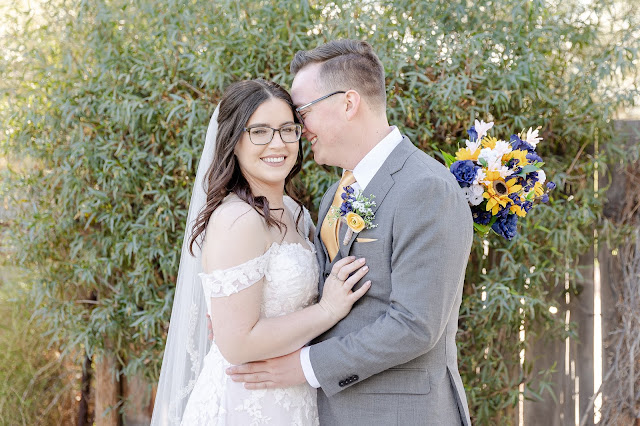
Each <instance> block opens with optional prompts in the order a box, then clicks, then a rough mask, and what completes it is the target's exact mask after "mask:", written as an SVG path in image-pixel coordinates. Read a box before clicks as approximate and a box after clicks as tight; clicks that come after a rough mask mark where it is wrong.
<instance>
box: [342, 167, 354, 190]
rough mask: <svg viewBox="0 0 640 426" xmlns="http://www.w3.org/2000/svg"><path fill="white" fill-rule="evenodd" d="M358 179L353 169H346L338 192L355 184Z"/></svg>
mask: <svg viewBox="0 0 640 426" xmlns="http://www.w3.org/2000/svg"><path fill="white" fill-rule="evenodd" d="M355 181H356V178H355V177H354V176H353V172H352V171H351V170H345V171H344V173H343V174H342V178H340V184H339V185H338V191H337V192H338V193H340V192H341V191H342V190H343V189H344V187H345V186H349V185H353V184H354V183H355Z"/></svg>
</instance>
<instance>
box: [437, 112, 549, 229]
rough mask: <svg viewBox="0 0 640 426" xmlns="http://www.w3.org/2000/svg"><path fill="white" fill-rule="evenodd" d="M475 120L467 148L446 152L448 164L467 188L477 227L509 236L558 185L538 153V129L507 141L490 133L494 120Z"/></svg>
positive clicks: (546, 200) (475, 226)
mask: <svg viewBox="0 0 640 426" xmlns="http://www.w3.org/2000/svg"><path fill="white" fill-rule="evenodd" d="M474 124H475V125H474V126H472V127H471V128H470V129H469V130H468V131H467V133H468V134H469V140H467V141H466V147H465V148H460V149H459V150H458V152H456V154H455V156H452V155H450V154H448V153H445V152H443V153H442V154H443V155H444V159H445V164H446V166H447V167H448V168H449V170H450V171H451V173H453V175H454V176H455V178H456V179H457V180H458V184H459V185H460V188H461V190H462V191H464V195H465V197H466V199H467V200H468V202H469V206H470V207H471V213H472V215H473V222H474V224H473V226H474V228H475V229H476V231H478V232H480V233H482V234H486V233H487V232H489V230H493V231H494V232H495V233H496V234H498V235H500V236H502V237H504V238H506V239H507V240H511V239H512V238H513V237H515V236H516V234H517V230H516V227H517V224H518V219H519V218H523V217H525V216H526V215H527V213H528V212H529V211H530V210H531V209H532V208H533V206H534V205H535V203H536V202H543V203H546V202H548V201H549V195H548V191H550V190H552V189H554V188H555V186H556V185H555V184H554V183H553V182H546V175H545V172H544V170H542V166H543V165H544V163H543V161H542V158H541V157H540V156H539V155H538V154H537V153H536V147H537V145H538V143H539V142H540V141H541V140H542V138H541V137H539V136H538V129H536V130H532V129H531V128H529V130H527V131H526V132H525V131H524V130H523V131H522V133H520V134H519V135H511V139H510V140H509V142H506V141H502V140H498V139H496V138H494V137H492V136H489V135H488V134H487V132H488V131H489V130H490V129H491V128H492V127H493V122H490V123H485V122H484V121H478V120H476V121H475V123H474Z"/></svg>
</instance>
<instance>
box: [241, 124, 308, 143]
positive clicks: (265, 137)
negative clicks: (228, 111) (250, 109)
mask: <svg viewBox="0 0 640 426" xmlns="http://www.w3.org/2000/svg"><path fill="white" fill-rule="evenodd" d="M244 131H245V132H249V140H250V141H251V143H252V144H254V145H266V144H268V143H270V142H271V141H272V140H273V135H275V134H276V132H278V133H280V139H282V142H286V143H294V142H298V141H299V140H300V137H301V136H302V125H300V124H286V125H284V126H282V127H280V128H279V129H274V128H273V127H266V126H256V127H245V128H244Z"/></svg>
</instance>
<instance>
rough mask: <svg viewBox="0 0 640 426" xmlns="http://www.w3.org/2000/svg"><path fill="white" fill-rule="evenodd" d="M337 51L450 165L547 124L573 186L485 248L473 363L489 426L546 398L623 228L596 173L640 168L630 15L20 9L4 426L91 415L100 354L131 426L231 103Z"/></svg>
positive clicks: (6, 13)
mask: <svg viewBox="0 0 640 426" xmlns="http://www.w3.org/2000/svg"><path fill="white" fill-rule="evenodd" d="M343 37H345V38H358V39H365V40H367V41H369V43H371V44H372V45H373V46H374V48H375V50H376V51H377V53H378V54H379V56H380V58H381V59H382V61H383V63H384V66H385V70H386V74H387V87H388V99H389V103H388V106H389V120H390V122H391V123H393V124H396V125H398V126H399V128H400V129H401V131H402V132H403V133H405V134H407V135H408V136H409V137H410V138H411V139H412V141H413V142H414V143H415V144H416V145H418V146H419V147H420V148H421V149H423V150H425V151H426V152H427V153H429V154H431V155H433V156H434V157H436V158H438V157H439V150H441V149H442V150H446V151H447V152H450V153H453V152H454V151H455V150H456V148H457V146H458V144H460V143H461V141H463V139H464V138H465V136H466V129H467V128H468V127H469V126H470V125H471V124H472V123H473V120H474V119H483V120H485V121H490V120H495V121H496V127H495V129H494V131H493V134H494V135H496V136H500V137H501V138H503V139H508V137H509V136H510V135H511V133H517V132H519V131H521V130H522V129H523V128H528V127H534V128H535V127H536V126H541V135H542V137H543V138H544V141H543V142H542V143H541V144H540V145H539V149H538V151H539V153H540V154H541V156H542V157H543V158H544V160H545V161H546V166H545V170H546V171H547V176H548V177H549V178H550V179H551V180H553V181H555V182H556V183H557V184H558V189H557V190H556V191H555V192H554V193H553V195H552V199H551V202H550V204H548V205H542V206H540V207H538V208H537V209H535V210H534V212H533V213H532V214H531V215H529V216H528V217H527V219H526V220H525V221H523V223H522V224H521V225H520V237H519V238H517V239H515V240H514V241H512V242H506V241H503V240H500V239H499V238H497V237H495V236H493V237H489V238H488V239H486V240H483V239H482V238H480V237H477V238H476V241H475V242H474V247H473V250H472V255H471V259H470V262H469V267H468V270H467V280H466V287H465V294H464V299H463V305H462V308H461V316H460V333H459V344H458V347H459V361H460V369H461V374H462V376H463V381H464V384H465V388H466V390H467V394H468V397H469V403H470V409H471V412H472V418H473V421H474V423H475V424H510V423H513V422H515V421H516V420H517V419H516V418H515V417H514V410H515V407H516V406H517V402H518V398H519V397H520V396H521V395H524V397H525V398H527V399H536V398H538V399H539V398H542V397H543V396H544V395H545V394H547V393H549V392H552V389H553V387H552V384H551V381H550V379H549V374H550V373H551V371H552V369H553V368H552V367H548V366H545V367H544V368H540V367H537V366H536V364H535V362H534V361H535V359H533V358H526V359H525V360H524V362H523V363H521V361H522V360H521V358H520V356H519V354H520V353H521V351H522V350H528V349H530V348H531V347H532V345H534V344H535V343H536V342H537V341H539V340H540V339H547V340H548V341H558V340H561V339H564V338H565V337H566V336H567V335H571V334H572V333H573V332H574V329H572V328H571V327H569V328H567V327H565V322H564V318H562V317H561V316H560V315H556V314H557V312H558V306H559V305H560V304H562V301H563V300H564V297H565V294H566V293H570V294H572V295H579V293H580V286H579V284H578V283H579V280H580V277H581V270H580V267H579V263H580V256H581V255H583V254H584V253H586V252H587V251H588V250H589V249H590V248H592V247H593V244H594V239H595V236H594V229H595V230H597V232H598V235H599V238H601V239H607V240H610V241H611V242H612V244H613V245H615V244H616V242H615V241H618V240H619V239H620V238H623V237H624V236H625V235H627V234H629V232H630V231H629V228H628V227H625V226H620V224H617V223H614V222H612V221H611V220H610V219H608V218H607V217H606V216H604V215H603V205H604V203H605V202H606V197H605V193H604V191H605V190H606V187H600V188H597V189H594V172H595V171H596V169H597V170H599V171H600V174H601V175H606V174H607V170H608V169H607V164H617V163H620V162H633V161H637V159H638V151H637V150H638V147H637V146H635V147H628V146H626V145H625V143H624V140H623V138H621V137H620V135H619V134H618V132H616V130H615V128H614V125H613V120H614V118H615V117H616V114H618V113H619V112H620V111H622V110H625V109H629V108H632V107H633V106H634V105H636V104H637V99H638V86H637V81H638V74H637V68H636V67H637V64H638V55H639V51H638V47H639V44H638V40H639V39H640V13H639V10H638V6H637V4H635V2H634V1H632V0H628V1H627V0H601V1H588V0H563V1H560V0H478V1H474V2H470V1H467V0H446V1H445V0H433V1H420V2H415V1H410V0H397V1H368V0H360V1H335V2H319V1H305V0H303V1H293V0H255V1H250V2H238V1H232V0H217V1H202V0H182V1H179V0H167V1H150V0H112V1H109V2H103V1H100V0H51V1H48V2H37V1H28V0H23V1H17V2H4V3H0V40H1V41H0V43H1V44H0V123H2V126H1V128H0V155H1V156H2V157H1V160H0V161H2V163H0V165H1V166H2V167H0V173H1V175H2V181H1V183H0V200H3V202H4V206H3V208H2V210H1V211H2V216H1V217H0V220H1V221H2V222H1V223H2V227H0V232H1V238H2V246H1V247H2V256H3V260H4V263H5V265H6V266H5V268H4V269H2V280H1V281H0V285H1V287H0V324H1V325H0V326H1V327H2V336H0V342H2V345H1V347H2V348H3V349H2V352H3V353H2V354H1V355H0V356H1V357H2V360H3V362H2V363H0V365H1V366H0V398H1V399H0V419H2V420H0V422H4V423H5V424H36V423H41V424H59V423H66V422H72V421H75V420H74V419H76V420H77V421H78V424H80V423H81V419H84V420H82V421H85V420H86V421H89V420H91V419H93V418H94V417H93V416H94V415H93V410H94V405H96V404H97V402H96V401H95V398H96V396H95V395H96V394H98V395H99V393H100V390H99V389H96V392H95V393H90V392H88V391H87V389H85V392H82V389H81V387H82V386H83V383H84V384H85V385H86V384H87V383H94V382H96V381H98V382H99V381H100V380H102V379H104V377H103V376H100V366H99V364H100V363H103V362H107V361H105V360H110V361H109V365H110V366H113V367H114V368H115V376H112V378H115V379H118V380H116V383H118V385H117V386H119V388H118V391H117V393H118V395H119V396H118V397H117V398H116V400H115V406H113V404H112V406H111V408H112V409H113V408H117V410H111V414H110V415H114V414H113V413H116V414H115V416H116V417H117V416H121V415H122V416H124V420H125V422H126V418H127V416H126V406H127V403H128V402H127V401H128V399H127V398H126V395H124V393H126V392H125V391H124V390H123V389H124V387H126V384H124V385H123V384H122V383H123V382H126V381H125V380H124V379H125V378H133V377H145V378H146V380H147V381H148V383H154V382H155V381H156V380H157V377H158V373H159V368H160V363H161V359H162V350H163V347H164V342H165V338H166V331H167V327H168V320H169V316H170V310H171V305H172V299H173V293H174V283H175V278H176V274H177V271H178V260H179V253H180V244H181V241H182V236H183V234H184V221H185V219H186V213H187V206H188V202H189V194H190V192H191V188H192V185H193V183H194V182H193V178H194V176H195V169H196V166H197V164H196V162H197V160H198V158H199V156H200V152H201V149H202V146H203V143H204V136H205V131H206V126H207V124H208V121H209V118H210V116H211V114H212V112H213V110H214V108H215V106H216V104H217V102H218V100H219V99H220V96H221V93H222V91H223V90H224V88H225V87H226V86H227V85H228V84H230V83H231V82H234V81H237V80H240V79H248V78H256V77H263V78H266V79H271V80H274V81H276V82H278V83H280V84H283V85H284V86H285V87H289V86H290V83H291V77H290V75H289V73H288V66H289V61H290V60H291V58H292V56H293V54H294V53H295V52H296V51H297V50H300V49H310V48H313V47H315V46H317V45H319V44H321V43H324V42H326V41H328V40H332V39H336V38H343ZM305 150H306V156H305V164H304V169H303V173H302V174H301V177H300V179H299V181H298V186H299V188H300V189H301V193H302V200H303V201H304V202H305V203H306V205H307V206H308V207H309V208H310V209H311V210H312V211H315V210H316V209H317V206H318V202H319V200H320V197H321V196H322V194H323V192H324V190H325V189H326V188H327V187H328V186H329V185H330V183H331V182H332V181H333V180H334V179H336V177H337V176H338V171H337V170H334V169H332V168H326V167H319V166H317V165H316V164H315V163H314V162H313V159H312V156H310V155H309V147H308V146H307V145H305ZM425 202H437V200H426V201H425ZM445 255H446V254H445ZM565 283H570V285H569V286H567V287H566V288H565ZM521 328H523V329H524V328H526V332H527V339H521V338H520V332H521ZM5 348H7V349H5ZM83 366H84V368H83ZM83 372H84V374H83ZM92 373H93V374H92ZM93 375H95V376H96V377H95V378H93V379H92V376H93ZM100 377H102V379H101V378H100ZM115 379H114V380H115ZM120 379H122V380H120ZM94 384H95V383H94ZM96 386H98V385H96ZM123 386H124V387H123ZM98 387H99V386H98ZM146 392H147V395H148V396H149V395H152V390H151V387H150V386H147V391H146ZM149 398H151V396H149V397H148V398H147V399H149ZM54 407H55V408H54ZM96 411H100V412H101V410H98V409H97V408H96ZM65 416H66V417H65ZM83 416H84V417H83ZM95 418H96V419H101V418H103V417H100V415H96V417H95ZM87 419H88V420H87ZM98 421H99V420H98Z"/></svg>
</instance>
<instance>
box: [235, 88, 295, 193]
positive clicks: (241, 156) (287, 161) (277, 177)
mask: <svg viewBox="0 0 640 426" xmlns="http://www.w3.org/2000/svg"><path fill="white" fill-rule="evenodd" d="M293 124H295V121H294V119H293V112H292V111H291V108H290V107H289V105H287V103H286V102H285V101H283V100H282V99H277V98H271V99H268V100H267V101H265V102H264V103H262V105H260V106H259V107H258V108H257V109H256V110H255V112H254V113H253V115H252V116H251V117H250V118H249V121H248V122H247V124H246V126H245V127H246V128H254V127H271V128H273V129H280V128H282V127H283V126H287V125H293ZM268 132H270V130H268V131H267V133H268ZM282 133H283V134H284V133H285V131H284V130H283V131H282ZM260 137H261V136H260V135H259V134H258V133H256V134H255V135H254V139H255V142H261V140H260ZM289 137H291V136H290V135H289ZM267 139H268V138H267ZM298 145H299V142H298V141H296V142H293V143H286V142H284V141H283V140H282V137H281V136H280V132H275V133H274V134H273V139H271V142H269V143H267V144H265V145H256V144H255V143H253V142H252V140H251V137H250V135H249V132H246V131H245V132H243V133H242V137H241V138H240V140H239V141H238V144H237V145H236V148H235V151H234V152H235V154H236V157H237V158H238V163H239V164H240V170H241V171H242V174H243V176H244V177H245V179H247V182H249V185H250V186H251V187H252V190H254V191H255V190H259V189H260V188H262V187H265V186H274V185H278V186H281V185H284V181H285V179H286V177H287V176H288V175H289V172H290V171H291V169H293V167H294V166H295V164H296V160H297V158H298Z"/></svg>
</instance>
